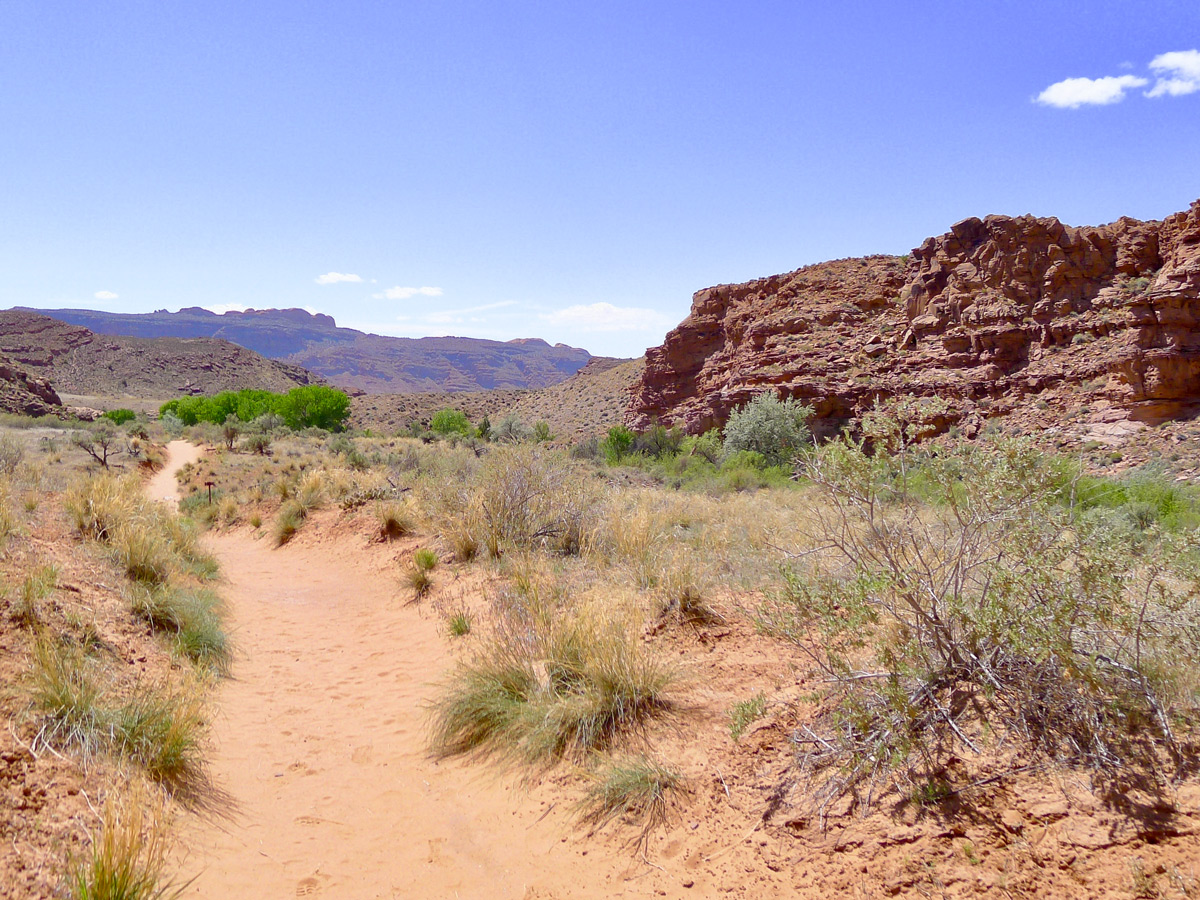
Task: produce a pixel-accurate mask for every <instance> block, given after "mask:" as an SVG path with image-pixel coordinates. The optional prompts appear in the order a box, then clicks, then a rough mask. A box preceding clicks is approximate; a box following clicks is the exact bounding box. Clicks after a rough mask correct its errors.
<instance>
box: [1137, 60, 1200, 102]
mask: <svg viewBox="0 0 1200 900" xmlns="http://www.w3.org/2000/svg"><path fill="white" fill-rule="evenodd" d="M1150 71H1152V72H1153V73H1154V74H1155V76H1156V77H1157V78H1158V80H1157V81H1156V82H1155V84H1154V87H1153V88H1151V89H1150V90H1149V91H1147V92H1146V96H1147V97H1165V96H1168V95H1170V96H1172V97H1182V96H1183V95H1184V94H1194V93H1196V91H1200V50H1176V51H1174V52H1172V53H1162V54H1159V55H1158V56H1156V57H1154V59H1152V60H1150Z"/></svg>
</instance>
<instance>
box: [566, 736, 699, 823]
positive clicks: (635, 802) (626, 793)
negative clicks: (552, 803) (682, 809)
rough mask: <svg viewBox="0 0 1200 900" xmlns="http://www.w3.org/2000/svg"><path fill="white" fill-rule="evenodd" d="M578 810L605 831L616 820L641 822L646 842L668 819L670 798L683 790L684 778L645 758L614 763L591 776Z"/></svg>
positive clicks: (633, 758)
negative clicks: (657, 827) (658, 826)
mask: <svg viewBox="0 0 1200 900" xmlns="http://www.w3.org/2000/svg"><path fill="white" fill-rule="evenodd" d="M589 782H590V784H589V785H588V788H587V791H586V792H585V793H584V795H583V799H582V800H581V801H580V803H579V807H578V811H579V813H580V814H581V815H582V816H583V818H584V820H585V821H587V822H589V823H590V824H592V825H593V826H594V827H596V828H602V827H604V826H605V825H606V824H608V823H609V822H611V821H612V820H614V819H617V818H625V819H630V820H637V819H640V820H641V821H642V833H641V837H642V839H643V840H644V839H645V838H646V836H647V835H648V833H649V831H650V830H651V829H652V828H654V826H656V825H659V824H662V823H663V822H664V821H666V818H667V796H668V795H669V794H670V793H671V792H673V791H678V790H681V789H682V786H683V777H682V776H681V775H680V774H679V772H677V771H676V770H674V769H671V768H669V767H667V766H664V765H663V764H662V763H659V762H656V761H654V760H652V759H649V758H648V757H645V756H635V757H631V758H628V759H620V760H611V761H608V762H606V763H604V764H603V765H601V766H600V767H599V768H598V769H596V770H595V771H594V772H592V773H590V776H589Z"/></svg>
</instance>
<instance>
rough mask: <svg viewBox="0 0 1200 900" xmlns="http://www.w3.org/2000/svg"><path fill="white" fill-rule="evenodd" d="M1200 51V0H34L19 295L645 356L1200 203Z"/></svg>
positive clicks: (20, 98)
mask: <svg viewBox="0 0 1200 900" xmlns="http://www.w3.org/2000/svg"><path fill="white" fill-rule="evenodd" d="M1198 48H1200V4H1198V3H1195V2H1132V0H1131V2H1086V0H1076V2H1072V3H1065V2H1054V0H1045V2H1037V3H1033V2H1004V0H996V2H993V3H988V4H983V3H979V4H966V5H964V4H962V3H921V2H909V3H903V4H901V3H891V2H887V3H885V2H877V3H854V2H845V3H840V4H832V3H801V2H793V3H784V2H772V3H766V2H753V0H744V2H742V3H738V4H732V3H729V2H727V0H726V2H719V3H718V2H707V0H692V2H687V3H683V2H678V3H675V2H653V0H650V2H647V0H641V2H636V3H635V2H605V0H592V2H589V3H574V2H569V0H567V2H564V0H559V2H511V3H500V2H491V3H484V2H459V0H430V2H373V3H367V2H354V0H349V2H340V3H314V2H303V0H292V2H287V3H283V2H279V3H274V2H254V0H240V2H236V3H233V2H230V3H225V2H202V0H201V2H196V3H189V4H172V3H151V2H136V3H135V2H128V3H109V2H103V0H98V2H93V3H86V4H83V3H76V2H71V3H63V2H54V0H5V2H4V3H3V4H0V122H3V128H0V306H5V307H7V306H11V305H28V306H37V307H55V306H86V307H93V308H104V309H111V310H118V311H127V312H143V311H149V310H152V309H158V308H169V309H177V308H179V307H182V306H206V307H212V308H223V307H226V306H234V307H244V306H250V307H254V308H260V309H261V308H266V307H273V306H274V307H279V306H299V307H308V308H311V309H314V310H320V311H322V312H326V313H329V314H331V315H334V316H335V317H336V318H337V319H338V321H339V323H341V324H345V325H349V326H351V327H356V328H362V329H365V330H371V331H376V332H380V333H387V334H397V335H411V336H422V335H427V334H464V335H470V336H476V337H488V338H496V339H502V340H506V339H509V338H513V337H531V336H536V337H543V338H546V339H547V340H550V341H563V342H566V343H570V344H574V345H576V346H583V347H586V348H587V349H589V350H591V351H592V352H593V353H601V354H614V355H624V356H632V355H637V354H639V353H641V352H642V351H643V350H644V349H645V347H647V346H650V345H653V344H657V343H659V342H660V341H661V339H662V337H663V335H664V333H665V332H666V331H667V330H668V329H669V328H671V327H673V326H674V325H675V324H677V323H678V322H679V321H680V320H681V319H682V318H683V317H684V316H685V315H686V314H687V311H688V308H689V305H690V301H691V294H692V292H693V291H695V290H698V289H700V288H702V287H705V286H708V285H711V284H717V283H722V282H738V281H744V280H747V279H750V278H754V277H758V276H764V275H770V274H774V273H778V272H785V271H789V270H791V269H795V268H797V267H799V266H801V265H805V264H807V263H811V262H817V261H820V260H823V259H829V258H836V257H844V256H857V255H861V254H866V253H874V252H881V253H904V252H907V251H908V250H909V249H910V248H912V247H913V246H915V245H917V244H919V243H920V242H921V241H922V240H923V239H924V238H925V237H926V236H928V235H931V234H940V233H942V232H944V231H945V230H946V229H947V228H948V227H949V225H950V224H951V223H953V222H955V221H956V220H958V219H961V218H963V217H965V216H969V215H986V214H988V213H1007V214H1021V213H1026V212H1032V213H1035V214H1038V215H1056V216H1058V217H1059V218H1061V219H1063V221H1065V222H1067V223H1069V224H1095V223H1099V222H1106V221H1111V220H1113V219H1115V218H1117V217H1119V216H1121V215H1133V216H1137V217H1139V218H1161V217H1162V216H1164V215H1167V214H1169V213H1171V212H1174V211H1176V210H1180V209H1184V208H1186V207H1187V206H1188V204H1189V203H1190V202H1191V201H1193V200H1195V199H1196V198H1197V197H1200V149H1198V148H1200V71H1196V70H1195V68H1194V64H1195V65H1200V50H1198ZM1164 60H1165V62H1164ZM1193 76H1194V77H1193ZM1081 79H1082V80H1081ZM1064 83H1065V84H1064ZM1147 95H1151V96H1147ZM1039 98H1040V99H1039ZM323 276H324V277H323ZM334 276H341V277H334Z"/></svg>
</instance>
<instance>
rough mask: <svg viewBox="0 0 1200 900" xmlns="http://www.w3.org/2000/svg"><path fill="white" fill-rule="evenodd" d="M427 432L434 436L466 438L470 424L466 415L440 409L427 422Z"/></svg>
mask: <svg viewBox="0 0 1200 900" xmlns="http://www.w3.org/2000/svg"><path fill="white" fill-rule="evenodd" d="M429 430H430V431H432V432H433V433H434V434H440V435H450V434H459V435H462V436H464V437H465V436H466V435H468V434H470V433H471V422H470V420H469V419H468V418H467V414H466V413H464V412H462V411H461V410H457V409H450V408H449V407H447V408H446V409H440V410H438V411H437V412H435V413H434V414H433V418H431V419H430V420H429Z"/></svg>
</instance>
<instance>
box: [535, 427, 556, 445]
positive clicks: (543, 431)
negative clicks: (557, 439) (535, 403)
mask: <svg viewBox="0 0 1200 900" xmlns="http://www.w3.org/2000/svg"><path fill="white" fill-rule="evenodd" d="M533 439H534V440H535V441H537V442H538V443H539V444H544V443H546V442H547V441H552V440H554V435H553V434H551V433H550V423H549V422H534V423H533Z"/></svg>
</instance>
